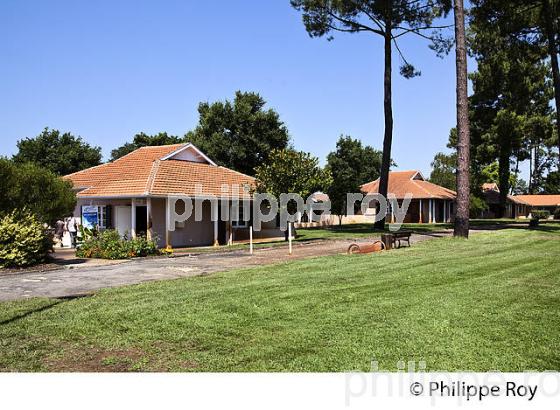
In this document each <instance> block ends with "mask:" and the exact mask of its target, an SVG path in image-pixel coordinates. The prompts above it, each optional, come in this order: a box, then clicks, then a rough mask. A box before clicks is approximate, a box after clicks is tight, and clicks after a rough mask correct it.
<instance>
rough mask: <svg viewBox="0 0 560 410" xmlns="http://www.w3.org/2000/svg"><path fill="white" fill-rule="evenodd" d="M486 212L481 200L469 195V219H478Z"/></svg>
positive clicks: (486, 207)
mask: <svg viewBox="0 0 560 410" xmlns="http://www.w3.org/2000/svg"><path fill="white" fill-rule="evenodd" d="M487 210H488V205H487V204H486V201H485V200H484V199H483V198H480V197H478V196H476V195H473V194H471V196H470V204H469V214H470V217H471V218H479V217H480V215H482V212H484V211H487Z"/></svg>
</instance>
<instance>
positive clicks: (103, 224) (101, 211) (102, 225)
mask: <svg viewBox="0 0 560 410" xmlns="http://www.w3.org/2000/svg"><path fill="white" fill-rule="evenodd" d="M97 215H98V221H99V229H107V207H106V206H99V207H98V211H97Z"/></svg>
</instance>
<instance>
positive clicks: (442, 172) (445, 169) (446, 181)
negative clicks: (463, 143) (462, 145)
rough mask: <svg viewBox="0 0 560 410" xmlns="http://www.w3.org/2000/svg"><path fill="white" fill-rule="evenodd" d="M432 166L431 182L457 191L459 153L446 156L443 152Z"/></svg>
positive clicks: (435, 158)
mask: <svg viewBox="0 0 560 410" xmlns="http://www.w3.org/2000/svg"><path fill="white" fill-rule="evenodd" d="M431 165H432V172H431V174H430V178H429V179H430V182H432V183H434V184H436V185H440V186H442V187H445V188H447V189H451V190H453V191H456V190H457V176H456V172H457V153H455V152H453V153H451V154H444V153H443V152H438V153H437V154H436V155H435V157H434V160H433V161H432V164H431Z"/></svg>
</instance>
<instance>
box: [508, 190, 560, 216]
mask: <svg viewBox="0 0 560 410" xmlns="http://www.w3.org/2000/svg"><path fill="white" fill-rule="evenodd" d="M508 200H509V201H510V202H511V205H510V207H509V209H510V210H511V211H510V212H511V213H512V214H511V217H513V218H530V217H531V213H532V212H533V211H534V210H545V211H549V212H550V214H551V215H553V214H554V211H555V210H556V209H557V208H560V195H511V196H509V197H508Z"/></svg>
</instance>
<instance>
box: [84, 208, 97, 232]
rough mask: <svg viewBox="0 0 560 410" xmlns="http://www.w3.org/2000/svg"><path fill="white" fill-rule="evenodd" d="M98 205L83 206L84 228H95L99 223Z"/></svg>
mask: <svg viewBox="0 0 560 410" xmlns="http://www.w3.org/2000/svg"><path fill="white" fill-rule="evenodd" d="M98 211H99V210H98V208H97V206H82V225H83V226H84V228H89V229H94V228H96V227H97V226H98V225H99V212H98Z"/></svg>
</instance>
